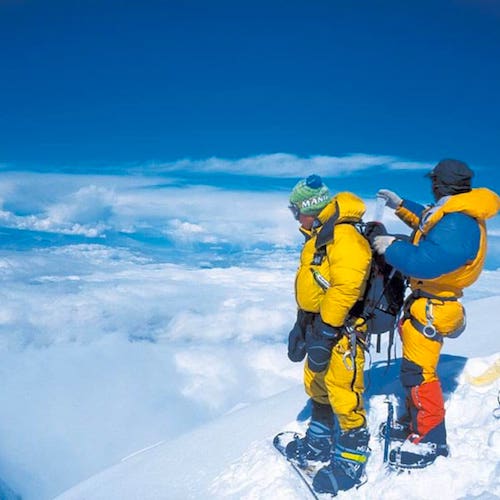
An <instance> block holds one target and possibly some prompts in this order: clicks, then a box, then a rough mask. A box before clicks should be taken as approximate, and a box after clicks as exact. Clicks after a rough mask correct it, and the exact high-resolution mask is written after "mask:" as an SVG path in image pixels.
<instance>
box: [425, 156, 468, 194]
mask: <svg viewBox="0 0 500 500" xmlns="http://www.w3.org/2000/svg"><path fill="white" fill-rule="evenodd" d="M473 176H474V172H473V171H472V170H471V169H470V168H469V166H468V165H467V163H465V162H463V161H460V160H453V159H449V158H447V159H445V160H441V161H440V162H439V163H438V164H437V165H436V166H435V167H434V168H433V169H432V170H431V171H430V172H429V173H428V174H426V177H430V178H431V179H432V181H433V183H434V184H435V185H437V186H440V187H441V194H456V193H463V192H467V191H470V189H471V179H472V177H473Z"/></svg>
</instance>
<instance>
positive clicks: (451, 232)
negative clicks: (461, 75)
mask: <svg viewBox="0 0 500 500" xmlns="http://www.w3.org/2000/svg"><path fill="white" fill-rule="evenodd" d="M428 177H430V179H431V181H432V191H433V195H434V199H435V202H436V203H435V204H433V205H430V206H428V207H423V206H422V205H419V204H417V203H414V202H412V201H409V200H403V199H402V198H400V197H399V195H397V194H396V193H394V192H392V191H389V190H387V189H382V190H380V191H379V193H378V194H379V196H381V197H383V198H384V199H385V200H386V204H387V205H388V206H389V207H390V208H394V209H395V210H396V215H397V216H398V217H400V218H401V219H402V220H403V221H404V222H405V223H406V224H407V225H408V226H410V227H411V228H412V229H413V234H412V237H411V239H410V240H409V241H405V240H402V239H399V238H396V237H394V236H390V235H387V236H378V237H376V238H375V243H374V246H375V249H376V250H377V251H378V253H380V254H384V256H385V259H386V261H387V262H388V263H389V264H391V265H392V266H394V267H395V268H396V269H398V270H399V271H401V272H402V273H403V274H404V275H406V276H408V277H409V280H410V289H411V294H410V295H409V297H408V298H407V299H406V303H405V307H404V311H405V312H404V315H403V318H402V321H401V324H400V335H401V340H402V344H403V360H402V363H401V383H402V385H403V387H404V389H405V390H406V410H407V414H406V415H404V416H402V417H401V418H400V419H399V421H398V422H397V423H396V425H395V427H394V429H392V430H391V434H392V437H393V438H394V439H397V440H401V441H403V442H404V441H405V440H406V441H409V442H411V443H412V444H413V445H414V446H412V447H408V446H404V444H403V445H402V446H401V447H399V448H396V449H394V450H392V451H391V453H390V455H389V463H390V464H392V465H395V466H397V467H400V468H423V467H426V466H428V465H430V464H431V463H433V462H434V460H435V459H436V458H437V457H438V456H447V455H448V445H447V442H446V428H445V409H444V399H443V393H442V389H441V384H440V382H439V378H438V375H437V371H436V370H437V365H438V361H439V356H440V352H441V347H442V345H443V340H444V339H446V338H452V337H456V336H458V335H460V334H461V333H462V332H463V330H464V329H465V311H464V308H463V306H462V304H461V303H460V301H459V299H460V298H461V297H462V295H463V289H464V288H466V287H468V286H470V285H471V284H472V283H474V282H475V281H476V280H477V278H478V277H479V275H480V273H481V271H482V269H483V266H484V261H485V257H486V243H487V242H486V223H485V221H486V220H487V219H489V218H491V217H493V216H495V215H496V214H497V213H498V210H499V209H500V198H499V197H498V195H497V194H496V193H494V192H493V191H491V190H489V189H487V188H476V189H473V188H472V186H471V179H472V177H473V172H472V170H471V169H470V168H469V167H468V165H467V164H465V163H464V162H462V161H459V160H453V159H445V160H441V161H440V162H439V163H438V164H437V165H436V166H435V167H434V169H433V170H432V171H431V172H430V173H429V174H428Z"/></svg>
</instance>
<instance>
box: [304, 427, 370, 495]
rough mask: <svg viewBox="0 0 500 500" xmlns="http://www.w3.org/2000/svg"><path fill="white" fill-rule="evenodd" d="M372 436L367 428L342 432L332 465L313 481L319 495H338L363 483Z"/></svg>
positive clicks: (323, 469)
mask: <svg viewBox="0 0 500 500" xmlns="http://www.w3.org/2000/svg"><path fill="white" fill-rule="evenodd" d="M369 440H370V434H369V433H368V429H367V428H366V427H358V428H357V429H350V430H347V431H342V432H341V433H340V435H339V437H338V440H337V443H336V445H335V449H334V451H333V455H332V458H331V461H330V464H329V465H327V466H325V467H323V468H322V469H320V470H319V471H318V473H317V474H316V475H315V476H314V479H313V488H314V490H315V491H316V492H317V493H330V494H331V495H334V496H335V495H336V494H337V493H338V492H339V491H345V490H350V489H351V488H353V487H354V486H358V485H360V484H362V482H363V476H364V472H365V468H366V461H367V460H368V455H369V454H370V452H369V448H368V442H369Z"/></svg>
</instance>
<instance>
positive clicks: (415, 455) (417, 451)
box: [389, 422, 450, 469]
mask: <svg viewBox="0 0 500 500" xmlns="http://www.w3.org/2000/svg"><path fill="white" fill-rule="evenodd" d="M449 453H450V450H449V448H448V445H447V444H446V430H445V429H444V422H442V423H441V424H439V425H438V426H437V427H435V428H434V429H432V430H431V431H430V432H429V433H428V434H426V435H425V436H423V437H422V436H419V435H418V434H410V435H409V436H408V438H407V439H406V441H405V442H404V443H403V444H402V445H401V446H398V447H397V448H395V449H394V450H391V452H390V453H389V465H390V466H392V467H394V468H398V469H423V468H424V467H427V466H428V465H431V464H432V463H434V461H435V460H436V458H437V457H447V456H448V455H449Z"/></svg>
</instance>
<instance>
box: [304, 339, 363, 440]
mask: <svg viewBox="0 0 500 500" xmlns="http://www.w3.org/2000/svg"><path fill="white" fill-rule="evenodd" d="M349 352H350V345H349V339H348V338H347V337H345V336H344V337H342V339H340V341H339V342H338V344H337V345H336V346H335V347H334V348H333V349H332V354H331V357H330V363H329V365H328V368H327V369H326V370H324V371H322V372H319V373H316V372H313V371H311V370H310V369H309V368H308V365H307V361H306V363H305V364H304V386H305V390H306V393H307V394H308V396H309V397H310V398H312V399H313V400H314V401H317V402H318V403H322V404H330V406H331V407H332V409H333V412H334V413H335V415H336V417H337V419H338V422H339V426H340V430H342V431H345V430H348V429H355V428H356V427H361V426H363V425H365V424H366V411H365V408H364V404H363V393H364V390H365V386H364V373H363V370H364V365H365V353H364V351H363V349H362V348H361V347H360V346H359V345H358V346H356V356H355V360H354V364H353V363H352V360H351V358H350V356H349ZM346 353H348V354H347V356H345V357H344V355H345V354H346Z"/></svg>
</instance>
